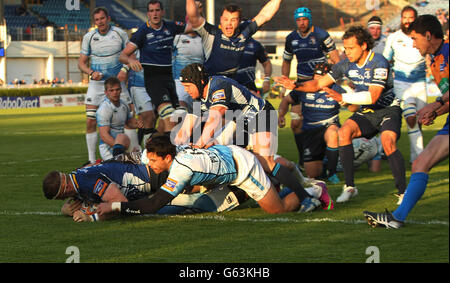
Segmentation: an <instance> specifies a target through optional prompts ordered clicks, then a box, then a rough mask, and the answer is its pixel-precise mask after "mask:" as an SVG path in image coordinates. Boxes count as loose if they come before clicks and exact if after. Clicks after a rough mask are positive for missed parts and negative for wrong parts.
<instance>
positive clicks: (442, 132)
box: [436, 115, 448, 136]
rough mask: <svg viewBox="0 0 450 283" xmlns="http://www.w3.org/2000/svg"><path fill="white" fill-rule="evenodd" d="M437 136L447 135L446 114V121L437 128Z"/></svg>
mask: <svg viewBox="0 0 450 283" xmlns="http://www.w3.org/2000/svg"><path fill="white" fill-rule="evenodd" d="M436 135H437V136H439V135H448V115H447V121H446V122H445V125H444V127H443V128H442V129H440V130H439V132H437V134H436Z"/></svg>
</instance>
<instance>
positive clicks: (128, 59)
mask: <svg viewBox="0 0 450 283" xmlns="http://www.w3.org/2000/svg"><path fill="white" fill-rule="evenodd" d="M136 49H137V46H136V45H135V44H134V43H132V42H128V43H127V45H126V46H125V48H124V49H123V50H122V52H121V53H120V56H119V61H120V62H121V63H123V64H126V65H128V66H129V67H130V68H131V69H132V70H133V71H136V72H139V71H141V70H142V65H141V63H140V62H139V60H137V59H136V55H135V53H134V52H135V51H136Z"/></svg>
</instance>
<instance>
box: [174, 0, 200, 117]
mask: <svg viewBox="0 0 450 283" xmlns="http://www.w3.org/2000/svg"><path fill="white" fill-rule="evenodd" d="M195 5H197V9H198V11H199V14H200V15H201V16H202V17H204V15H203V4H202V3H201V2H200V1H195ZM186 22H188V20H187V19H186ZM204 61H205V52H204V50H203V45H202V38H201V37H200V36H199V35H198V34H197V33H195V32H191V33H187V34H177V35H176V36H175V39H174V40H173V54H172V74H173V79H174V80H175V86H176V89H177V95H178V100H179V101H180V108H181V109H187V110H189V111H190V110H192V98H191V97H190V95H189V94H188V93H187V92H186V91H185V90H184V86H183V85H182V84H181V82H180V73H181V70H182V69H183V68H184V67H186V66H187V65H189V64H192V63H200V64H203V62H204Z"/></svg>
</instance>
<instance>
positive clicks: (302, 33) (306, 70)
mask: <svg viewBox="0 0 450 283" xmlns="http://www.w3.org/2000/svg"><path fill="white" fill-rule="evenodd" d="M294 20H295V22H296V25H297V28H296V29H295V30H294V31H292V32H291V33H290V34H289V35H288V36H287V37H286V42H285V48H284V53H283V63H282V65H281V74H282V75H283V76H286V77H289V76H290V73H291V62H292V59H293V58H294V56H295V57H296V59H297V82H304V81H307V80H311V79H312V78H313V75H314V67H315V66H316V64H318V63H326V62H327V61H328V60H327V57H329V59H330V61H331V63H333V64H336V63H337V62H339V60H340V58H339V52H338V50H337V49H336V44H335V43H334V41H333V39H332V38H331V37H330V35H329V34H328V32H327V31H325V30H323V29H321V28H319V27H318V26H315V25H313V22H312V14H311V10H310V9H309V8H306V7H300V8H298V9H296V10H295V12H294ZM295 93H296V91H295V90H294V91H293V94H295ZM295 95H300V94H295ZM290 114H291V129H292V132H293V134H294V140H295V144H296V145H297V150H298V153H299V162H298V163H299V165H301V166H303V152H304V149H303V147H302V144H303V135H302V120H303V117H302V111H301V106H300V105H299V100H294V104H293V105H292V107H291V110H290Z"/></svg>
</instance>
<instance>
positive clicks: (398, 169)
mask: <svg viewBox="0 0 450 283" xmlns="http://www.w3.org/2000/svg"><path fill="white" fill-rule="evenodd" d="M387 159H388V162H389V167H390V168H391V172H392V175H393V176H394V180H395V186H396V187H397V190H398V193H399V194H403V193H405V189H406V172H405V171H406V169H405V160H404V159H403V155H402V153H401V152H400V150H398V149H397V150H396V151H395V152H394V153H392V154H391V155H389V156H388V157H387Z"/></svg>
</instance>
